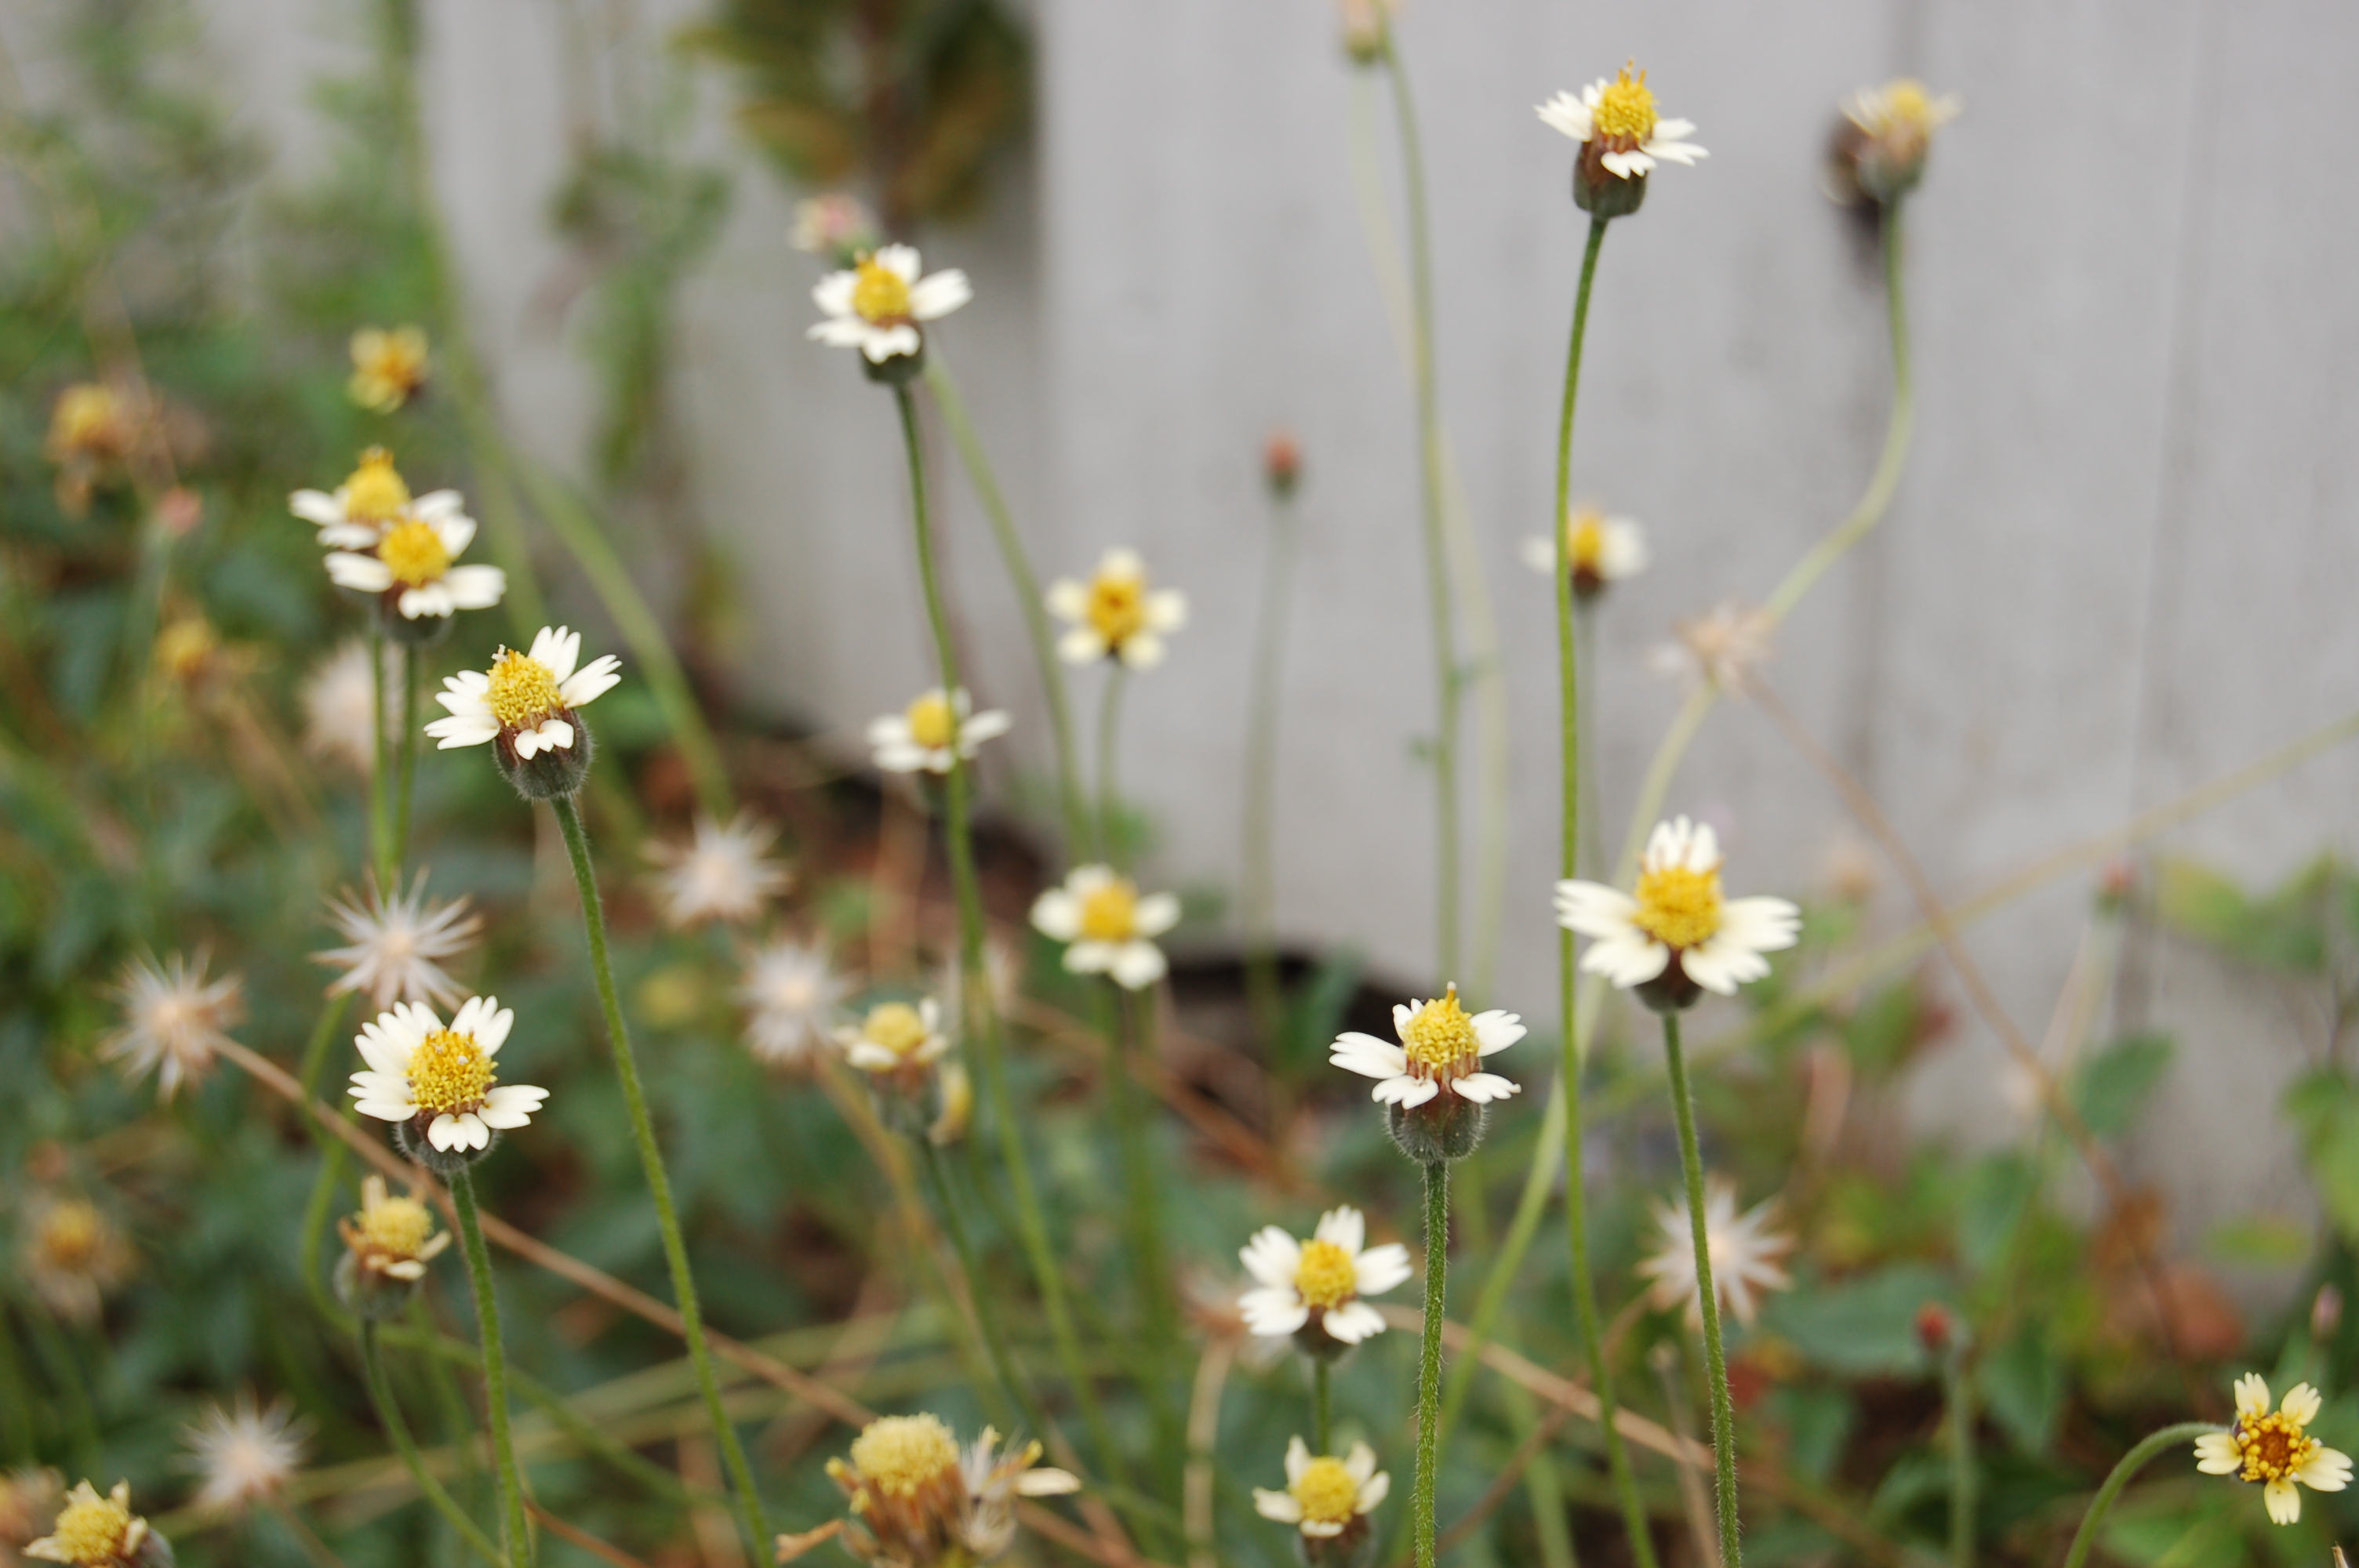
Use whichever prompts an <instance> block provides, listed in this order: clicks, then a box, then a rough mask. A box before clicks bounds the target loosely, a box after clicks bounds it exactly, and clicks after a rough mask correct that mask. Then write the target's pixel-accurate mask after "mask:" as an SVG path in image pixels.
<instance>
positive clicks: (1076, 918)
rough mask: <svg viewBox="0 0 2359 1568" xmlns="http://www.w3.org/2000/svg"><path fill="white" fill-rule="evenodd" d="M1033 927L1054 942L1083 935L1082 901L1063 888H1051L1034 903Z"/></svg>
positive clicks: (1065, 940) (1067, 940)
mask: <svg viewBox="0 0 2359 1568" xmlns="http://www.w3.org/2000/svg"><path fill="white" fill-rule="evenodd" d="M1032 927H1033V929H1034V930H1036V931H1038V932H1039V933H1040V935H1043V936H1046V937H1048V938H1049V940H1050V941H1052V942H1071V941H1072V940H1073V939H1074V938H1075V937H1077V936H1079V935H1081V934H1082V901H1081V900H1080V899H1078V898H1076V897H1075V896H1073V895H1072V894H1071V893H1070V892H1066V891H1065V890H1064V889H1063V888H1050V889H1049V891H1048V892H1044V893H1042V894H1041V895H1040V896H1039V897H1038V898H1037V899H1034V900H1033V901H1032Z"/></svg>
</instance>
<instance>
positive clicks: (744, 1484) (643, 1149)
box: [549, 795, 770, 1557]
mask: <svg viewBox="0 0 2359 1568" xmlns="http://www.w3.org/2000/svg"><path fill="white" fill-rule="evenodd" d="M549 805H550V806H553V807H554V808H555V809H556V812H557V825H558V827H560V829H562V831H563V832H564V835H565V852H566V855H567V856H568V858H570V859H571V860H572V862H573V882H574V886H575V887H576V888H578V889H579V890H580V892H581V895H582V930H583V932H584V933H585V934H586V935H587V936H588V938H589V944H590V969H591V973H592V976H593V977H594V978H595V979H596V980H597V985H598V1005H599V1008H600V1010H601V1011H603V1012H604V1014H605V1018H606V1043H607V1044H608V1045H609V1046H610V1047H611V1048H612V1050H613V1052H614V1076H615V1077H616V1078H617V1079H618V1080H620V1081H621V1084H622V1087H623V1103H624V1105H625V1107H626V1108H628V1109H629V1111H630V1114H631V1137H632V1140H633V1141H634V1142H636V1144H637V1145H638V1151H639V1167H640V1169H641V1171H642V1172H644V1173H645V1174H646V1177H647V1195H648V1196H649V1197H650V1198H651V1199H653V1200H654V1203H655V1210H656V1223H657V1225H658V1227H660V1228H661V1230H662V1232H663V1249H664V1262H665V1263H666V1264H667V1265H668V1266H669V1268H670V1271H671V1291H672V1296H673V1299H674V1302H675V1303H676V1304H677V1305H678V1306H679V1327H680V1338H681V1339H683V1340H684V1341H686V1342H687V1345H688V1354H689V1358H690V1360H691V1361H693V1362H695V1364H696V1381H697V1386H698V1388H699V1389H700V1390H701V1391H702V1392H703V1395H704V1409H705V1413H706V1414H707V1415H708V1416H709V1417H710V1418H711V1419H712V1436H713V1441H714V1442H715V1443H717V1444H719V1445H720V1448H721V1456H722V1460H723V1463H724V1464H725V1465H727V1467H728V1470H729V1481H730V1486H731V1487H732V1489H733V1490H734V1492H735V1493H736V1498H737V1518H738V1522H739V1524H740V1525H742V1526H743V1527H744V1529H745V1533H746V1539H747V1541H748V1543H749V1545H750V1547H751V1549H752V1550H753V1552H755V1554H756V1556H757V1557H758V1556H760V1555H762V1554H764V1553H766V1552H768V1551H769V1549H770V1525H769V1520H768V1519H766V1518H765V1517H764V1516H763V1512H762V1498H761V1494H760V1493H759V1491H758V1490H756V1487H755V1484H754V1470H753V1466H752V1465H749V1464H747V1463H746V1460H745V1444H744V1443H742V1442H741V1441H739V1439H738V1436H737V1428H736V1425H735V1424H734V1422H731V1421H730V1419H729V1412H728V1411H727V1410H726V1409H725V1408H724V1407H723V1404H722V1402H721V1384H720V1380H719V1379H718V1378H716V1377H715V1376H714V1373H713V1370H712V1350H711V1349H710V1348H709V1347H708V1346H706V1344H705V1339H704V1313H703V1309H702V1307H701V1305H700V1304H699V1303H698V1300H697V1294H696V1276H695V1275H694V1273H692V1272H691V1271H690V1269H689V1264H688V1242H687V1239H686V1238H684V1237H683V1236H682V1235H681V1232H680V1227H679V1211H678V1210H677V1209H676V1208H675V1207H674V1206H673V1204H672V1195H671V1177H670V1176H669V1173H666V1171H665V1170H664V1162H663V1151H662V1149H661V1148H660V1147H659V1146H658V1144H657V1142H656V1125H655V1118H654V1117H653V1116H652V1115H651V1114H650V1113H649V1111H648V1109H647V1090H646V1088H645V1087H644V1086H642V1085H641V1083H640V1082H639V1065H638V1059H637V1057H636V1055H634V1054H633V1053H632V1050H631V1031H630V1026H629V1025H628V1024H627V1023H625V1022H624V1021H623V1005H622V1003H621V1001H620V1000H617V999H616V997H615V995H614V966H613V964H612V962H611V961H610V960H609V959H608V957H607V954H606V915H605V910H604V906H603V903H601V902H600V900H599V897H598V872H597V870H596V868H595V867H594V866H593V865H592V863H591V859H590V836H589V835H588V834H587V833H586V832H584V831H583V830H582V812H581V808H580V807H579V806H576V805H575V804H574V799H573V797H572V796H571V795H559V796H558V797H557V798H556V799H554V800H552V801H550V802H549Z"/></svg>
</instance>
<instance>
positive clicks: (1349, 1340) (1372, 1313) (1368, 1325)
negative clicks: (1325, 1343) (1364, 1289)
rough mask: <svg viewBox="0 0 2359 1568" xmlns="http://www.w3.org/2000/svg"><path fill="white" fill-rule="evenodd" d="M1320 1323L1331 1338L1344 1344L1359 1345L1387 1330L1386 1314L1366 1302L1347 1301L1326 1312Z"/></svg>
mask: <svg viewBox="0 0 2359 1568" xmlns="http://www.w3.org/2000/svg"><path fill="white" fill-rule="evenodd" d="M1319 1325H1320V1327H1321V1328H1323V1329H1324V1330H1326V1332H1327V1337H1329V1338H1330V1339H1333V1340H1336V1341H1338V1342H1340V1343H1342V1344H1344V1345H1357V1344H1359V1343H1360V1342H1361V1341H1362V1340H1364V1339H1366V1338H1368V1337H1370V1336H1374V1335H1378V1334H1382V1333H1383V1332H1384V1331H1385V1314H1382V1313H1380V1312H1378V1311H1377V1310H1376V1309H1375V1308H1374V1307H1372V1306H1370V1305H1369V1304H1368V1303H1365V1302H1345V1303H1343V1305H1342V1306H1339V1307H1334V1308H1331V1309H1330V1310H1329V1311H1328V1312H1327V1313H1326V1314H1323V1315H1322V1316H1321V1318H1320V1320H1319Z"/></svg>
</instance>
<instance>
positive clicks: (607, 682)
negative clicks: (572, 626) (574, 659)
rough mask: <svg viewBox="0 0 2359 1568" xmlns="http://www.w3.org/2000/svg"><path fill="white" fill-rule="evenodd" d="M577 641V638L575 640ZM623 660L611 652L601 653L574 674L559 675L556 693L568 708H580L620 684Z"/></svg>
mask: <svg viewBox="0 0 2359 1568" xmlns="http://www.w3.org/2000/svg"><path fill="white" fill-rule="evenodd" d="M577 641H578V640H577ZM622 668H623V661H622V660H621V659H620V658H619V657H617V656H616V655H614V654H599V655H598V656H597V657H596V658H594V659H592V660H591V661H590V663H589V664H588V665H584V666H583V667H582V669H580V670H578V671H576V672H575V673H574V674H572V675H571V676H563V677H561V678H560V680H559V682H558V686H557V695H558V696H559V697H562V698H564V699H565V706H566V707H568V708H581V707H584V706H586V705H587V704H590V703H592V702H595V701H597V700H598V699H599V698H600V697H603V696H605V695H606V694H607V693H608V692H610V691H612V690H614V688H615V687H617V686H620V685H621V684H622V681H623V676H622V673H621V672H622Z"/></svg>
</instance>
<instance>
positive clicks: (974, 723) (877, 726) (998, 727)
mask: <svg viewBox="0 0 2359 1568" xmlns="http://www.w3.org/2000/svg"><path fill="white" fill-rule="evenodd" d="M973 709H974V699H973V698H972V697H969V696H968V695H967V691H966V688H965V687H959V689H958V690H956V691H954V692H951V693H949V694H947V695H945V694H944V692H943V691H942V688H941V687H933V688H932V689H931V690H929V691H926V692H924V693H921V694H920V695H919V697H918V699H917V700H916V701H915V702H912V703H911V704H909V706H908V707H907V708H903V709H902V710H901V711H900V712H898V713H887V714H885V715H883V716H881V717H880V718H877V719H871V720H870V721H869V724H868V744H869V748H870V750H871V751H872V752H874V754H875V761H876V765H877V766H878V767H879V768H881V769H883V770H884V771H885V772H886V773H919V772H924V773H949V772H950V771H951V762H952V761H953V759H952V757H951V729H952V721H953V720H955V721H956V729H957V731H958V756H960V757H963V758H966V759H968V760H970V761H972V760H973V756H974V753H975V751H976V749H977V748H978V747H980V746H981V745H982V744H983V743H984V741H988V740H991V739H993V738H994V737H995V736H1000V735H1005V734H1006V733H1007V726H1008V723H1009V719H1008V717H1007V715H1006V713H1005V712H1003V711H1001V710H1000V709H998V708H984V710H983V711H982V712H981V713H977V712H975V711H974V710H973Z"/></svg>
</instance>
